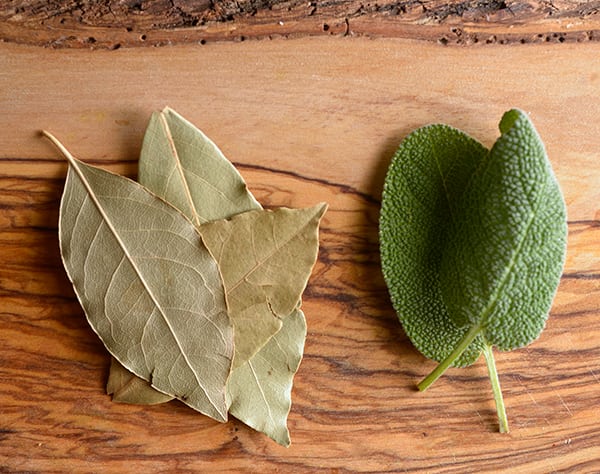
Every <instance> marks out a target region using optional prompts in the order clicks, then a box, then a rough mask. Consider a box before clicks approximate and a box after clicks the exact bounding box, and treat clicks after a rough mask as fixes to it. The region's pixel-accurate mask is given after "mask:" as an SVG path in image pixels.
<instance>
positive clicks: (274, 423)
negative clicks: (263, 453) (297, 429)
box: [227, 309, 306, 447]
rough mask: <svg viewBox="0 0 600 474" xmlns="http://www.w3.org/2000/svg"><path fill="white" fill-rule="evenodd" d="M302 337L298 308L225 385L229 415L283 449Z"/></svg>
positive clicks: (302, 323) (286, 442) (303, 323)
mask: <svg viewBox="0 0 600 474" xmlns="http://www.w3.org/2000/svg"><path fill="white" fill-rule="evenodd" d="M305 338H306V319H305V317H304V313H302V311H300V310H299V309H298V310H295V311H294V312H292V314H290V315H288V316H287V317H286V318H285V319H284V320H283V326H282V327H281V330H280V331H279V332H278V333H277V334H275V335H274V336H273V337H272V338H271V339H269V341H268V342H267V344H266V345H265V346H264V347H263V348H262V349H261V350H260V351H258V352H257V353H256V354H255V355H254V357H252V358H251V359H250V360H248V361H247V362H245V363H244V364H242V365H241V366H240V367H238V368H237V369H235V370H234V371H233V372H232V373H231V376H230V378H229V382H228V383H227V397H228V399H229V403H230V407H229V413H231V414H232V415H233V416H235V417H236V418H238V419H239V420H241V421H243V422H244V423H246V424H247V425H248V426H250V427H251V428H254V429H255V430H257V431H260V432H262V433H265V434H266V435H267V436H269V437H270V438H271V439H273V440H274V441H276V442H277V443H279V444H281V445H282V446H286V447H287V446H289V445H290V433H289V431H288V429H287V417H288V414H289V412H290V408H291V406H292V398H291V397H292V394H291V391H292V383H293V378H294V375H295V373H296V371H297V370H298V367H299V366H300V361H301V360H302V353H303V352H304V340H305Z"/></svg>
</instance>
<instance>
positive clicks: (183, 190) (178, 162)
mask: <svg viewBox="0 0 600 474" xmlns="http://www.w3.org/2000/svg"><path fill="white" fill-rule="evenodd" d="M138 179H139V182H140V183H141V184H142V185H144V186H146V187H147V188H148V189H150V190H152V192H154V193H155V194H156V195H157V196H160V197H162V198H163V199H165V200H166V201H168V202H170V203H171V204H172V205H174V206H175V207H176V208H177V209H179V210H180V211H181V212H183V213H184V214H185V215H186V216H188V217H189V218H190V219H191V220H192V221H193V222H194V223H195V224H196V225H199V224H202V223H205V222H210V221H214V220H217V219H225V218H227V217H231V216H232V215H234V214H239V213H240V212H244V211H249V210H251V209H259V208H260V207H261V206H260V204H258V202H257V201H256V199H254V196H252V194H250V193H249V192H248V190H247V188H246V183H245V182H244V180H243V179H242V177H241V176H240V174H239V173H238V172H237V170H236V169H235V168H234V167H233V165H232V164H231V163H230V162H229V161H228V160H227V159H226V158H225V157H224V156H223V154H222V153H221V151H220V150H219V148H217V146H216V145H215V144H214V143H213V142H212V141H211V140H210V139H209V138H208V137H207V136H206V135H204V134H203V133H202V132H201V131H200V130H199V129H197V128H196V127H194V125H192V124H191V123H190V122H188V121H187V120H186V119H184V118H183V117H181V116H180V115H179V114H177V113H176V112H175V111H174V110H172V109H170V108H165V109H164V110H163V111H162V112H155V113H154V114H153V115H152V118H151V119H150V123H149V124H148V128H147V129H146V133H145V135H144V142H143V145H142V151H141V155H140V163H139V177H138Z"/></svg>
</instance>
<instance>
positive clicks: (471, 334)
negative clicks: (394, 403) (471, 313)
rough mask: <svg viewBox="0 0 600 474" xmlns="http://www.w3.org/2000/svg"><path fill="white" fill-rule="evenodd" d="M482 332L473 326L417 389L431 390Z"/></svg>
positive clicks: (477, 326) (422, 390) (476, 326)
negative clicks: (432, 385)
mask: <svg viewBox="0 0 600 474" xmlns="http://www.w3.org/2000/svg"><path fill="white" fill-rule="evenodd" d="M480 332H481V327H480V326H479V325H475V326H473V327H472V328H471V329H469V331H467V333H466V334H465V335H464V337H463V338H462V339H461V340H460V342H459V343H458V345H457V346H456V347H455V348H454V350H453V351H452V352H451V353H450V355H448V357H446V358H445V359H444V360H443V361H442V362H440V364H439V365H438V366H437V367H436V368H435V369H434V370H433V371H432V372H431V373H430V374H429V375H428V376H427V377H425V378H424V379H423V380H422V381H421V382H419V384H418V385H417V388H418V389H419V390H420V391H421V392H424V391H425V390H427V389H428V388H429V386H430V385H431V384H433V382H435V381H436V380H437V379H438V378H440V377H441V376H442V374H443V373H444V372H446V370H447V369H448V368H449V367H450V366H451V365H452V363H453V362H454V361H455V360H456V359H458V358H459V357H460V356H461V355H462V353H463V352H464V351H465V349H466V348H467V347H469V344H471V343H472V342H473V340H474V339H475V338H476V337H477V336H478V335H479V333H480Z"/></svg>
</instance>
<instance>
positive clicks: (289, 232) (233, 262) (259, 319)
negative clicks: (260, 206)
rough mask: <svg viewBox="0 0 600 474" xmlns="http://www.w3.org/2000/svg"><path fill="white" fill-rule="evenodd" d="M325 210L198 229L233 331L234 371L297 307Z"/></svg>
mask: <svg viewBox="0 0 600 474" xmlns="http://www.w3.org/2000/svg"><path fill="white" fill-rule="evenodd" d="M326 208H327V206H326V205H324V204H320V205H317V206H314V207H310V208H305V209H287V208H278V209H275V210H273V211H266V210H257V211H248V212H245V213H243V214H238V215H237V216H234V217H232V218H231V219H229V220H220V221H214V222H211V223H208V224H204V225H202V226H201V227H200V233H201V234H202V240H203V241H204V243H205V244H206V246H207V247H208V249H209V250H210V252H211V253H212V254H213V255H214V256H215V258H216V260H217V263H218V264H219V267H220V268H221V274H222V277H223V284H224V286H225V291H226V294H227V304H228V308H229V315H230V317H231V320H232V322H233V327H234V335H235V357H234V362H233V367H234V368H236V367H239V366H240V365H242V364H244V363H245V362H246V361H247V360H248V359H250V358H251V357H252V356H253V355H254V354H256V352H258V350H259V349H260V348H261V347H263V346H264V345H265V344H266V342H267V341H268V340H269V339H270V338H271V336H273V335H274V334H276V333H277V331H279V330H280V329H281V325H282V321H283V318H285V317H286V316H287V315H289V314H290V313H291V312H292V311H293V310H294V309H295V308H296V307H297V306H298V305H299V304H300V297H301V296H302V292H303V291H304V288H305V287H306V284H307V282H308V278H309V277H310V273H311V271H312V268H313V266H314V264H315V261H316V259H317V253H318V242H319V240H318V228H319V221H320V219H321V216H322V215H323V213H324V212H325V209H326Z"/></svg>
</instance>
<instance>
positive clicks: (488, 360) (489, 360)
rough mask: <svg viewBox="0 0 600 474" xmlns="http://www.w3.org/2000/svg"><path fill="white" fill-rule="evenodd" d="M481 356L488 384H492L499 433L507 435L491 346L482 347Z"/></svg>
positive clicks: (498, 380)
mask: <svg viewBox="0 0 600 474" xmlns="http://www.w3.org/2000/svg"><path fill="white" fill-rule="evenodd" d="M483 355H484V356H485V364H486V365H487V369H488V374H489V376H490V382H491V384H492V392H493V393H494V401H495V402H496V412H497V413H498V423H499V425H500V433H508V418H507V417H506V408H505V406H504V398H503V397H502V390H501V389H500V379H499V378H498V371H497V370H496V361H495V360H494V352H493V350H492V346H491V345H489V344H485V345H484V347H483Z"/></svg>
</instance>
